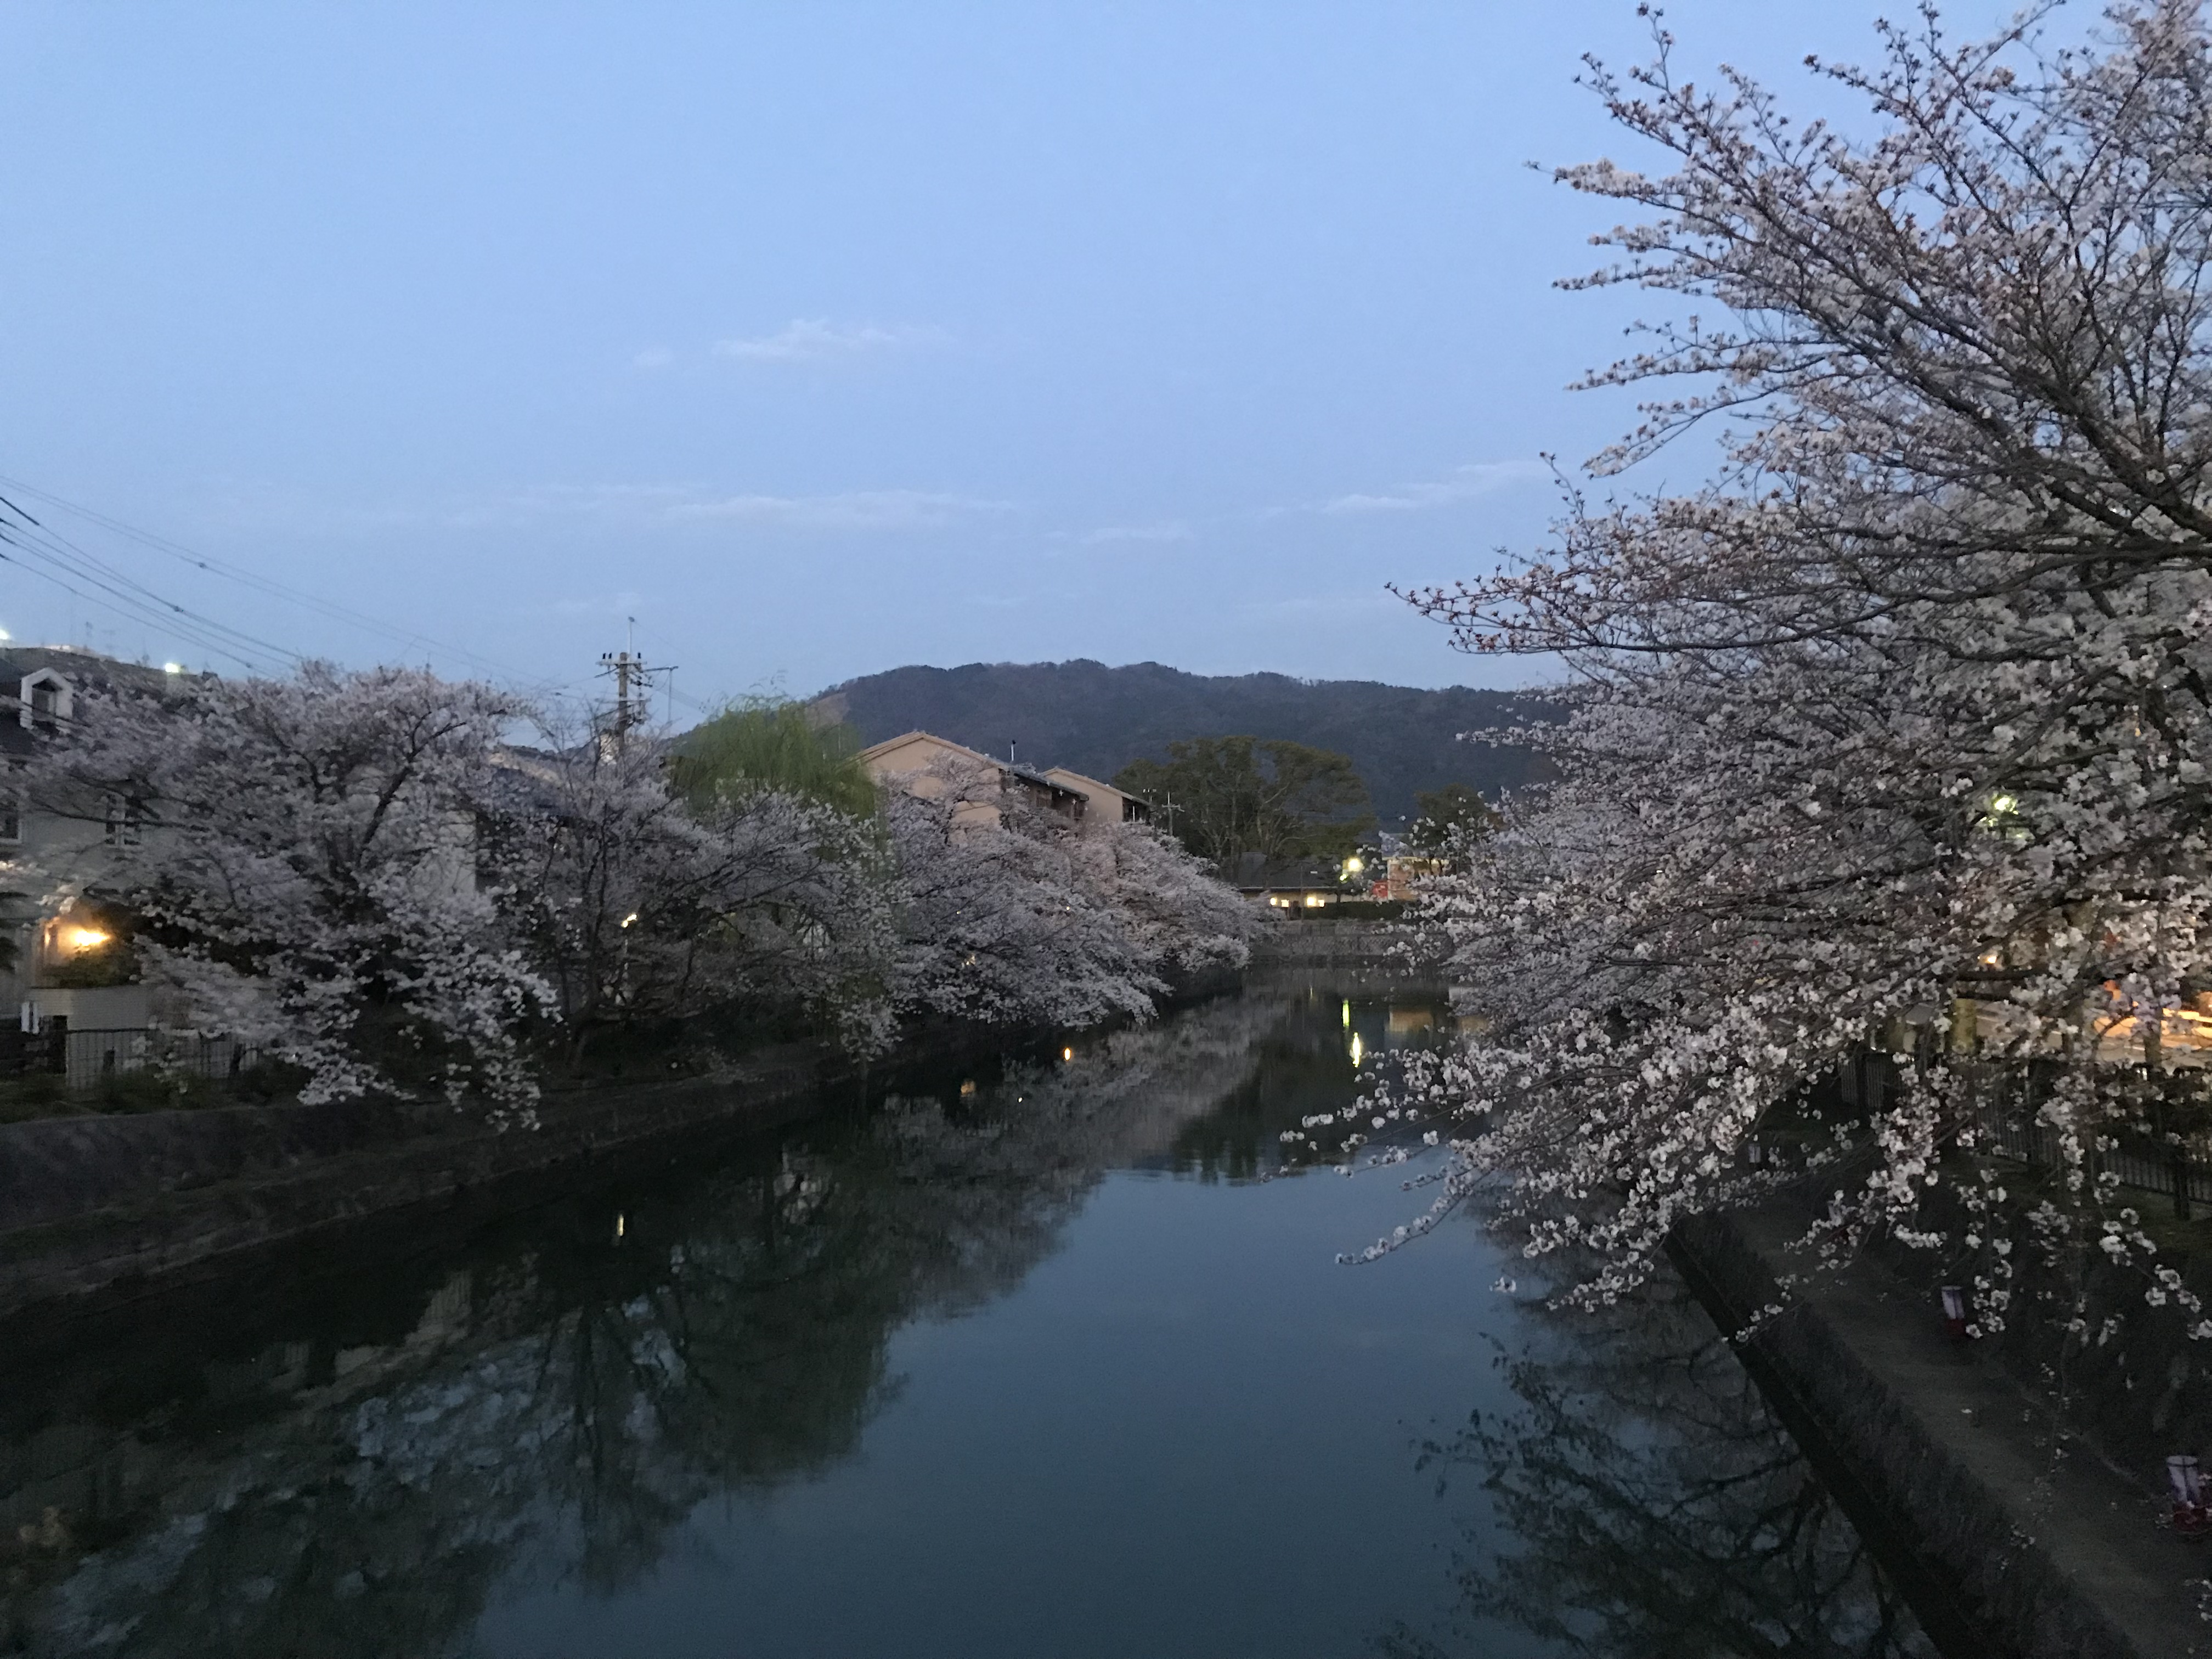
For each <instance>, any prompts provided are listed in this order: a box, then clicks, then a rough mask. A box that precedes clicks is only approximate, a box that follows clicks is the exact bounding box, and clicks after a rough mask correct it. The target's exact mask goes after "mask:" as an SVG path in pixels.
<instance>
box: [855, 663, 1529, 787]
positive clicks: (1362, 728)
mask: <svg viewBox="0 0 2212 1659" xmlns="http://www.w3.org/2000/svg"><path fill="white" fill-rule="evenodd" d="M814 702H815V705H816V706H817V708H821V709H822V711H823V713H824V714H832V715H835V716H836V717H837V718H840V719H842V720H846V721H848V722H849V723H850V724H851V725H852V726H853V727H854V729H855V730H856V731H857V732H859V733H860V740H861V741H862V742H863V743H870V744H872V743H880V742H882V741H883V740H884V738H893V737H896V736H898V735H899V734H900V733H902V732H910V731H915V730H916V729H920V730H922V731H927V732H935V733H937V734H938V735H939V737H945V738H951V739H952V740H953V741H954V742H956V743H963V744H967V745H968V746H969V748H971V749H976V750H982V751H983V752H984V753H986V754H992V755H1005V754H1006V752H1007V750H1008V746H1009V744H1012V745H1014V747H1015V753H1016V757H1017V758H1018V759H1020V760H1022V761H1024V762H1030V763H1035V764H1036V765H1039V766H1065V767H1067V768H1069V769H1071V770H1073V771H1077V772H1082V773H1085V774H1087V775H1091V776H1092V777H1097V778H1111V777H1112V776H1113V775H1114V774H1115V772H1117V771H1119V770H1120V769H1121V768H1122V767H1124V766H1126V765H1127V764H1128V763H1130V762H1131V761H1133V760H1137V759H1139V758H1144V757H1150V758H1152V759H1164V758H1165V757H1166V755H1167V745H1168V744H1170V743H1171V742H1174V741H1176V740H1178V739H1181V738H1200V737H1226V736H1231V735H1239V736H1249V737H1255V738H1287V739H1288V740H1290V741H1291V742H1293V743H1303V744H1311V745H1312V746H1314V747H1316V748H1318V749H1334V750H1338V751H1339V752H1340V753H1342V754H1346V755H1349V756H1350V757H1352V763H1353V765H1355V766H1356V767H1358V769H1359V774H1360V775H1361V777H1362V778H1364V780H1365V781H1366V783H1367V787H1368V793H1370V795H1371V796H1372V797H1373V799H1374V802H1375V810H1376V814H1377V815H1378V816H1379V817H1381V819H1382V822H1383V828H1385V829H1395V828H1397V827H1398V824H1399V821H1400V820H1401V819H1402V818H1406V817H1411V816H1412V815H1413V813H1414V812H1415V811H1416V810H1417V809H1416V807H1415V805H1414V802H1413V797H1414V795H1415V794H1416V793H1418V792H1419V791H1422V790H1428V789H1437V788H1441V787H1443V785H1445V784H1447V783H1453V782H1458V783H1465V784H1468V785H1469V786H1471V787H1474V788H1476V789H1479V790H1480V791H1481V792H1482V793H1484V794H1486V795H1487V796H1490V797H1492V798H1493V799H1494V798H1495V797H1496V796H1497V794H1498V792H1499V791H1500V790H1503V789H1510V788H1514V787H1518V786H1519V785H1521V784H1523V783H1525V782H1528V781H1529V780H1530V778H1531V777H1532V775H1533V767H1534V757H1532V756H1530V755H1529V754H1528V751H1527V750H1521V749H1511V748H1498V749H1492V748H1490V747H1488V746H1486V745H1484V744H1469V743H1462V742H1460V741H1459V740H1458V733H1460V732H1466V731H1470V730H1473V729H1475V728H1477V727H1481V726H1504V725H1510V724H1513V723H1515V722H1516V720H1522V719H1527V718H1530V717H1532V716H1533V717H1535V718H1541V717H1542V714H1541V703H1540V702H1538V700H1537V699H1535V698H1534V697H1532V696H1530V695H1529V694H1528V693H1526V692H1514V691H1489V690H1476V689H1474V687H1471V686H1445V687H1442V688H1439V689H1436V690H1424V689H1421V688H1419V687H1414V686H1402V685H1388V684H1383V682H1381V681H1379V680H1309V679H1301V678H1297V677H1295V676H1292V675H1289V674H1277V673H1265V672H1263V673H1255V674H1220V675H1208V674H1191V673H1187V672H1185V671H1182V670H1181V669H1176V668H1170V667H1168V666H1166V665H1164V664H1162V663H1156V662H1141V663H1128V664H1124V665H1121V666H1119V667H1109V666H1108V665H1105V664H1104V663H1102V662H1097V661H1094V660H1092V659H1089V658H1076V659H1072V660H1069V661H1066V662H1056V663H966V664H963V665H961V666H959V667H957V668H932V667H927V666H923V665H908V666H906V667H902V668H892V669H887V670H885V671H883V672H881V673H876V674H866V675H862V676H860V677H859V678H854V679H850V680H847V681H845V682H843V683H842V684H838V685H834V686H831V687H830V688H829V690H826V691H824V692H823V693H822V694H821V695H820V696H817V698H816V699H815V700H814Z"/></svg>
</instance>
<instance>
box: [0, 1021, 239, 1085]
mask: <svg viewBox="0 0 2212 1659" xmlns="http://www.w3.org/2000/svg"><path fill="white" fill-rule="evenodd" d="M8 1036H9V1037H11V1038H12V1039H13V1041H11V1042H7V1043H5V1044H4V1045H0V1073H4V1074H12V1075H15V1076H21V1075H24V1074H26V1073H59V1074H61V1076H62V1078H63V1080H64V1085H65V1086H67V1087H68V1088H70V1089H72V1090H84V1089H95V1088H98V1087H99V1086H100V1084H101V1083H102V1082H103V1081H105V1080H106V1079H109V1078H112V1077H115V1076H117V1075H118V1074H120V1073H125V1072H144V1071H159V1072H163V1073H168V1074H170V1075H172V1076H179V1077H199V1078H206V1079H210V1080H211V1081H214V1082H217V1083H223V1082H228V1081H230V1080H232V1079H235V1078H236V1077H238V1076H239V1074H240V1073H242V1072H245V1071H246V1070H248V1069H250V1068H251V1067H252V1066H253V1065H254V1064H255V1063H256V1062H257V1061H258V1060H259V1059H260V1057H261V1056H260V1051H259V1050H258V1049H257V1048H254V1047H252V1045H251V1044H248V1043H243V1042H239V1041H238V1040H237V1039H236V1038H234V1037H227V1036H218V1037H203V1036H183V1035H180V1034H179V1033H177V1032H174V1031H160V1030H150V1029H149V1028H146V1027H143V1026H130V1027H125V1028H122V1029H119V1030H99V1029H94V1030H46V1031H43V1032H40V1033H37V1034H35V1035H31V1034H22V1035H19V1034H16V1033H14V1032H10V1033H9V1034H8Z"/></svg>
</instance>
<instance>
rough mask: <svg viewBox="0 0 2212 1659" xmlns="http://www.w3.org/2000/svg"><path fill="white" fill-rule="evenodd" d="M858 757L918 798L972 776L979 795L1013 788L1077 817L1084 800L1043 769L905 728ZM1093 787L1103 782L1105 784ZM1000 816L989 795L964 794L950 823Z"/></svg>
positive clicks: (871, 771) (992, 821)
mask: <svg viewBox="0 0 2212 1659" xmlns="http://www.w3.org/2000/svg"><path fill="white" fill-rule="evenodd" d="M860 764H861V765H862V766H865V767H866V768H867V769H868V775H869V776H870V777H872V778H873V779H875V781H877V782H878V783H880V784H882V785H884V787H886V788H893V789H903V790H905V791H906V792H907V793H908V794H910V795H914V796H917V797H919V798H920V799H923V800H936V799H941V798H942V797H943V796H944V795H945V793H947V792H948V791H951V790H952V789H954V788H957V787H960V785H961V783H962V782H963V781H967V780H973V781H974V782H975V784H976V785H980V786H981V787H979V788H978V789H977V790H976V793H978V794H980V795H983V796H995V795H1000V794H1003V793H1005V792H1006V791H1007V790H1009V789H1018V790H1020V791H1022V793H1024V794H1025V795H1027V796H1028V797H1029V799H1030V800H1031V801H1032V802H1033V803H1034V804H1035V805H1038V806H1041V807H1042V808H1044V809H1045V810H1046V811H1052V812H1058V813H1060V815H1061V816H1062V817H1069V818H1075V819H1081V818H1082V817H1084V816H1085V808H1086V807H1087V806H1088V805H1089V801H1088V799H1087V798H1086V797H1085V794H1084V793H1083V792H1082V791H1081V790H1079V789H1073V788H1070V787H1068V786H1067V785H1066V784H1064V783H1060V782H1059V781H1055V779H1054V777H1052V776H1051V775H1048V774H1046V773H1042V772H1034V771H1031V770H1030V769H1029V768H1027V767H1024V766H1017V765H1015V764H1014V763H1012V761H1002V760H997V759H994V758H993V757H991V756H989V755H986V754H983V753H981V752H980V751H979V750H974V749H970V748H969V747H968V746H967V744H959V743H955V742H953V741H952V739H951V738H940V737H939V736H937V735H936V734H935V733H934V732H904V733H902V734H901V735H900V736H898V737H896V738H884V740H883V741H882V742H881V743H878V744H872V745H871V746H870V747H868V748H866V749H863V750H861V751H860ZM1071 775H1072V774H1071ZM1086 781H1088V780H1086ZM1095 787H1097V788H1100V789H1105V788H1106V787H1107V786H1106V785H1104V784H1097V785H1096V786H1095ZM1109 793H1111V792H1109ZM999 821H1000V819H999V809H998V807H997V806H995V805H992V804H991V801H990V800H989V799H969V800H963V802H961V804H960V805H958V806H957V808H956V809H954V811H953V814H952V822H953V824H954V827H955V828H961V829H964V828H968V827H970V826H974V825H982V824H987V825H990V826H991V827H993V828H994V829H995V828H996V827H997V826H998V823H999Z"/></svg>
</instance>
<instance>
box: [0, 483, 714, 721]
mask: <svg viewBox="0 0 2212 1659" xmlns="http://www.w3.org/2000/svg"><path fill="white" fill-rule="evenodd" d="M0 489H7V490H8V491H9V492H10V493H11V494H12V495H16V496H21V497H23V498H27V499H28V500H32V501H38V502H40V503H41V504H42V505H43V506H45V507H52V508H58V509H59V510H60V511H61V512H63V513H67V514H70V515H72V516H74V517H76V518H78V519H82V520H84V521H85V522H86V523H88V524H90V525H94V526H98V527H99V528H100V529H101V530H104V531H106V532H108V533H110V534H112V535H115V536H118V537H121V538H125V540H128V541H131V542H135V543H137V544H139V545H140V546H142V547H144V548H147V549H149V550H152V551H154V552H156V553H159V554H161V555H162V556H164V557H167V558H169V559H173V560H174V561H176V562H178V563H179V564H182V565H185V566H186V567H187V568H191V569H193V570H197V571H198V572H200V573H202V574H205V575H210V576H215V577H218V578H221V579H222V580H226V581H229V582H233V583H235V584H236V585H238V586H241V587H244V588H246V589H249V590H251V591H252V592H258V593H260V594H263V595H264V596H266V597H268V598H271V599H282V600H283V601H285V602H287V603H289V604H292V605H298V606H300V607H301V608H302V609H304V610H307V611H314V612H316V613H317V614H319V615H320V616H323V617H328V618H329V619H331V621H334V622H340V623H346V624H348V625H349V626H351V627H354V628H358V629H363V630H365V631H367V632H368V633H371V634H375V635H381V636H382V637H384V638H385V639H387V640H390V641H394V642H396V643H398V644H401V645H404V646H406V647H410V649H426V648H427V649H428V650H431V651H435V652H437V653H441V654H442V655H444V656H446V657H448V658H451V659H458V660H459V661H461V662H465V663H467V664H469V665H472V666H473V667H475V668H476V669H477V671H480V672H483V673H485V674H486V675H487V678H495V679H497V680H500V681H501V682H503V683H505V684H507V685H508V686H509V687H511V688H512V689H513V690H516V691H518V692H520V693H521V694H522V695H524V696H528V697H530V698H532V699H533V700H546V699H552V700H556V701H569V700H574V701H584V700H586V699H588V697H589V696H590V695H591V694H590V691H589V690H587V689H586V683H585V682H583V681H580V680H578V679H573V678H572V679H565V680H562V679H554V678H550V677H546V678H538V679H532V678H529V677H527V676H525V675H522V674H519V673H517V672H515V671H514V670H513V668H512V667H511V666H509V665H507V664H505V663H501V662H499V661H496V660H495V659H491V658H489V657H486V656H483V655H482V654H481V653H477V652H474V651H470V650H467V649H465V648H464V647H459V646H456V645H453V644H450V643H448V642H447V641H443V640H440V639H436V638H435V637H433V636H432V635H428V634H424V633H422V632H420V631H419V630H416V629H408V628H404V627H400V626H398V625H396V624H394V623H390V622H387V621H386V620H385V619H383V618H381V617H374V616H371V615H369V614H368V612H366V611H356V610H354V609H353V608H352V607H351V606H349V605H341V604H339V603H337V601H335V600H332V599H325V597H324V596H322V595H321V594H319V593H313V592H308V591H307V589H305V588H301V587H295V586H293V585H291V584H290V583H289V582H284V581H280V580H276V578H275V577H272V576H268V575H264V574H262V573H261V572H259V571H256V570H252V569H249V568H246V567H245V566H243V565H238V564H234V563H232V562H229V561H228V560H225V559H220V558H216V557H215V556H212V555H210V554H206V553H203V552H201V551H199V550H197V549H195V548H192V547H190V546H187V545H186V544H184V543H182V542H179V541H176V540H173V538H169V537H167V536H162V535H158V534H156V533H155V532H152V531H149V530H143V529H141V528H140V527H138V526H136V525H132V524H129V523H126V522H125V520H120V519H118V518H115V517H113V516H112V515H111V514H108V513H102V512H100V511H99V510H98V509H97V508H94V507H86V506H85V505H83V504H82V502H78V501H70V500H69V499H68V498H67V497H65V496H61V495H55V494H54V493H53V492H52V490H50V489H42V488H40V486H39V485H37V484H33V483H28V482H27V481H25V480H23V479H20V478H13V477H6V476H4V475H0ZM0 508H5V509H6V510H7V511H8V512H9V513H14V514H15V517H16V518H17V519H20V520H21V521H22V522H21V525H20V526H19V525H15V524H11V523H9V521H8V520H6V519H4V518H0V547H7V548H13V549H15V550H17V551H19V552H21V553H22V554H24V555H27V557H25V558H13V557H10V556H9V554H8V553H6V552H4V551H0V562H8V563H11V564H14V565H15V566H16V567H17V568H21V569H23V570H25V571H27V573H28V574H33V575H36V576H39V577H40V578H42V579H43V580H46V581H49V582H51V583H52V584H53V585H54V586H58V587H60V588H61V589H62V590H63V591H64V592H67V593H69V594H70V595H71V596H72V597H74V598H76V599H81V600H82V601H84V602H85V603H86V604H88V605H95V606H100V607H104V608H106V609H110V610H113V611H118V612H120V613H121V614H123V615H125V616H126V617H131V618H132V619H133V620H135V621H137V622H141V623H149V624H151V625H154V626H155V627H159V628H162V629H167V630H168V631H170V632H171V633H173V634H174V635H176V636H177V637H179V639H181V640H184V641H188V642H189V643H191V644H192V645H194V646H197V647H199V648H200V649H202V650H204V651H205V652H208V653H210V654H213V655H215V656H218V657H221V658H223V659H226V660H228V661H231V662H234V663H237V664H239V665H240V666H242V667H244V668H246V670H247V671H249V672H260V671H264V670H265V669H266V668H267V667H268V666H269V665H270V663H271V662H276V663H283V664H286V665H295V666H296V665H298V664H299V663H301V662H302V661H304V660H305V657H304V655H303V653H300V652H297V651H294V650H292V649H290V648H289V647H285V646H281V645H277V644H276V643H274V642H272V641H268V640H264V639H261V638H259V637H258V636H257V635H252V634H248V633H246V631H244V630H243V629H237V628H233V627H231V626H230V625H229V624H228V623H222V622H219V621H217V620H216V619H215V618H214V617H209V616H205V615H204V614H202V613H201V612H198V611H193V610H191V609H190V608H188V607H187V606H185V605H179V604H178V603H177V602H176V601H174V600H173V599H169V598H167V596H166V595H164V594H162V593H160V592H155V590H154V589H152V588H150V587H148V586H146V585H145V584H144V583H143V582H140V581H139V580H137V579H136V578H135V577H132V576H131V575H130V574H127V573H126V572H125V571H122V570H119V569H118V568H116V567H115V566H114V565H112V564H111V563H109V562H107V561H106V560H104V559H101V558H100V557H99V556H97V555H95V554H93V553H91V552H89V551H88V550H86V549H84V548H83V547H82V546H80V545H78V544H76V543H75V542H73V541H71V540H70V538H67V537H66V536H64V535H62V534H61V533H60V532H59V531H58V530H57V529H56V528H55V527H54V526H52V525H51V524H48V523H44V522H42V521H41V520H38V519H36V518H33V516H32V515H31V514H30V513H27V512H26V511H25V510H24V509H23V508H22V507H19V506H17V505H16V504H15V501H11V500H9V498H8V497H7V496H5V495H0ZM41 563H43V564H44V565H46V566H50V567H52V568H40V565H41ZM57 573H59V574H57ZM88 588H89V589H93V590H96V591H94V592H87V591H86V590H87V589H88ZM103 595H104V596H105V597H102V596H103ZM662 690H663V694H664V695H665V696H667V697H668V699H669V700H670V701H671V702H672V703H680V704H682V705H683V706H684V708H687V709H690V710H691V711H692V712H694V713H695V714H702V715H705V714H713V713H714V708H712V707H710V706H709V705H708V704H706V703H702V702H699V701H698V700H697V699H696V698H693V697H690V696H685V695H684V694H683V693H682V692H679V691H678V690H676V689H675V687H674V686H673V685H672V684H670V685H665V686H664V687H663V688H662Z"/></svg>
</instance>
